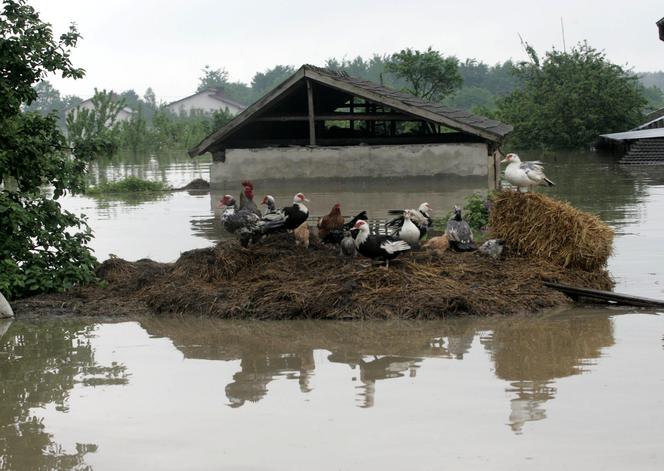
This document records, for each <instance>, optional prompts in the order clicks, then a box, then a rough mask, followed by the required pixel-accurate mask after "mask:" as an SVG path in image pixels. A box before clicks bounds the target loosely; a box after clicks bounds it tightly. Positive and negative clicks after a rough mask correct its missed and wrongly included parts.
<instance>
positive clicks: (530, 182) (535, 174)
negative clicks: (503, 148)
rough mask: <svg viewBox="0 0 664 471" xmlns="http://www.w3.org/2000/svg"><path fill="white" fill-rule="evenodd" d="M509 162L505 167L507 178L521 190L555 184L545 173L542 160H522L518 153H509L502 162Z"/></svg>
mask: <svg viewBox="0 0 664 471" xmlns="http://www.w3.org/2000/svg"><path fill="white" fill-rule="evenodd" d="M506 162H507V163H508V165H507V168H506V169H505V180H507V181H508V182H510V183H511V184H512V185H514V186H515V187H516V188H517V191H520V188H528V189H529V190H530V191H532V190H533V187H534V186H537V185H548V186H554V185H555V183H553V182H552V181H551V180H549V179H548V178H546V175H544V167H543V166H542V162H540V161H538V160H536V161H533V162H521V159H520V158H519V156H518V155H516V154H507V155H506V156H505V158H504V159H503V160H501V161H500V163H501V164H502V163H506Z"/></svg>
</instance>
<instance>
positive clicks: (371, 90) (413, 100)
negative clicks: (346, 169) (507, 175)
mask: <svg viewBox="0 0 664 471" xmlns="http://www.w3.org/2000/svg"><path fill="white" fill-rule="evenodd" d="M304 79H309V80H312V81H313V82H317V83H320V84H322V85H325V86H328V87H331V88H334V89H337V90H341V91H343V92H346V93H349V94H351V95H353V96H357V97H360V98H363V99H366V100H368V101H371V102H374V103H379V104H382V105H385V106H389V107H390V108H392V109H394V110H397V111H400V112H402V113H406V114H408V115H411V116H413V117H414V118H415V119H421V120H425V121H430V122H433V123H436V124H441V125H443V126H446V127H449V128H452V129H456V130H459V131H463V132H466V133H468V134H471V135H475V136H478V137H481V138H484V139H487V140H490V141H494V142H498V141H501V140H502V139H503V138H504V137H505V136H506V135H507V134H508V133H510V132H511V131H512V129H513V127H512V126H511V125H509V124H504V123H501V122H499V121H496V120H493V119H489V118H486V117H483V116H478V115H475V114H473V113H470V112H468V111H464V110H459V109H455V108H450V107H448V106H444V105H441V104H438V103H433V102H429V101H426V100H423V99H421V98H418V97H416V96H414V95H411V94H409V93H405V92H399V91H396V90H392V89H390V88H387V87H385V86H383V85H379V84H376V83H374V82H369V81H367V80H362V79H359V78H355V77H351V76H349V75H348V74H347V73H345V72H336V71H333V70H330V69H324V68H321V67H315V66H313V65H303V66H302V67H301V68H300V69H298V70H297V71H296V72H295V73H294V74H293V75H292V76H291V77H289V78H288V79H286V80H285V81H284V82H282V83H281V84H280V85H278V86H277V87H275V88H274V89H273V90H272V91H271V92H269V93H268V94H266V95H265V96H264V97H263V98H261V99H260V100H258V101H257V102H255V103H254V104H252V105H251V106H249V107H248V108H247V109H245V110H244V111H243V112H242V113H240V114H239V115H237V116H236V117H235V118H234V119H233V120H232V121H230V122H229V123H228V124H226V125H225V126H223V127H222V128H220V129H218V130H217V131H215V132H214V133H212V134H210V135H209V136H207V137H206V138H205V139H203V140H202V141H201V142H200V143H199V144H198V145H197V146H195V147H193V148H192V149H190V150H189V155H190V156H192V157H194V156H196V155H202V154H204V153H205V152H208V151H209V150H210V148H211V147H212V146H214V145H215V144H216V143H218V142H219V141H221V140H223V139H225V138H226V137H228V136H230V135H231V134H232V133H233V132H235V131H236V130H238V129H239V128H241V127H242V126H243V125H244V124H247V123H249V122H251V118H252V117H254V116H255V115H256V114H258V113H260V112H261V111H262V110H263V109H264V108H265V107H267V106H268V105H270V104H271V103H273V102H275V101H276V100H277V99H278V98H279V97H280V96H281V95H283V94H284V93H285V92H286V91H287V90H289V89H291V87H293V86H295V85H296V84H297V83H298V82H300V81H302V80H304Z"/></svg>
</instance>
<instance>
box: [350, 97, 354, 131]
mask: <svg viewBox="0 0 664 471" xmlns="http://www.w3.org/2000/svg"><path fill="white" fill-rule="evenodd" d="M349 111H350V114H353V113H355V97H354V96H352V97H350V108H349ZM350 130H351V131H353V130H355V120H354V119H351V120H350Z"/></svg>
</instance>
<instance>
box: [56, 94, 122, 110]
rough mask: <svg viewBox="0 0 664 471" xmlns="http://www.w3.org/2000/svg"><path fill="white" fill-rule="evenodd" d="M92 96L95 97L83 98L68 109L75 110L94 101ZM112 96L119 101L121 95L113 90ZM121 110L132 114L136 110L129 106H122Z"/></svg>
mask: <svg viewBox="0 0 664 471" xmlns="http://www.w3.org/2000/svg"><path fill="white" fill-rule="evenodd" d="M92 98H94V97H90V98H88V99H87V100H83V101H82V102H80V103H79V104H78V105H76V106H72V107H71V108H69V109H68V110H67V111H71V110H74V109H76V108H78V107H79V106H81V105H83V104H85V103H92ZM111 98H112V99H113V101H118V100H119V99H120V96H119V95H118V94H117V93H114V92H111ZM120 111H124V112H125V113H129V114H132V113H133V112H134V110H132V109H131V108H129V107H128V106H123V107H122V108H120Z"/></svg>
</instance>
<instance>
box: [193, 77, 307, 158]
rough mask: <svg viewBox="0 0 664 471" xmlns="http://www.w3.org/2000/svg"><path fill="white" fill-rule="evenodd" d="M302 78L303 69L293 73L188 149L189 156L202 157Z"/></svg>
mask: <svg viewBox="0 0 664 471" xmlns="http://www.w3.org/2000/svg"><path fill="white" fill-rule="evenodd" d="M302 77H304V67H301V68H300V69H299V70H298V71H297V72H295V73H294V74H293V75H292V76H291V77H290V78H288V79H286V80H284V81H283V82H282V83H281V84H280V85H278V86H276V87H275V88H274V89H272V91H270V92H269V93H268V94H266V95H265V96H263V98H261V99H260V100H258V101H256V102H255V103H254V104H252V105H250V106H249V107H247V108H245V109H244V111H242V112H241V113H240V114H238V115H237V116H236V117H235V118H233V120H231V121H230V122H229V123H228V124H226V125H225V126H224V127H222V128H221V129H218V130H217V131H215V132H213V133H212V134H210V135H208V136H207V137H206V138H205V139H203V140H202V141H201V142H200V143H199V144H198V145H197V146H195V147H192V148H191V149H189V152H188V153H189V156H190V157H196V156H198V155H203V154H205V153H206V152H208V151H209V150H210V148H211V147H212V146H213V145H214V143H215V142H217V141H218V140H220V139H222V138H223V137H225V136H227V135H228V134H230V133H231V132H233V131H234V130H235V129H237V128H238V127H240V126H241V125H242V124H244V123H245V122H246V121H247V120H248V119H249V118H251V117H252V116H253V115H254V114H255V113H257V112H259V111H260V110H261V109H262V108H263V107H264V106H266V105H268V104H270V103H271V102H272V101H273V100H274V99H275V98H277V97H278V96H279V95H281V94H282V93H283V92H284V91H286V90H288V89H289V88H290V87H292V86H293V85H295V84H296V83H297V82H298V81H299V80H300V79H301V78H302Z"/></svg>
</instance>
